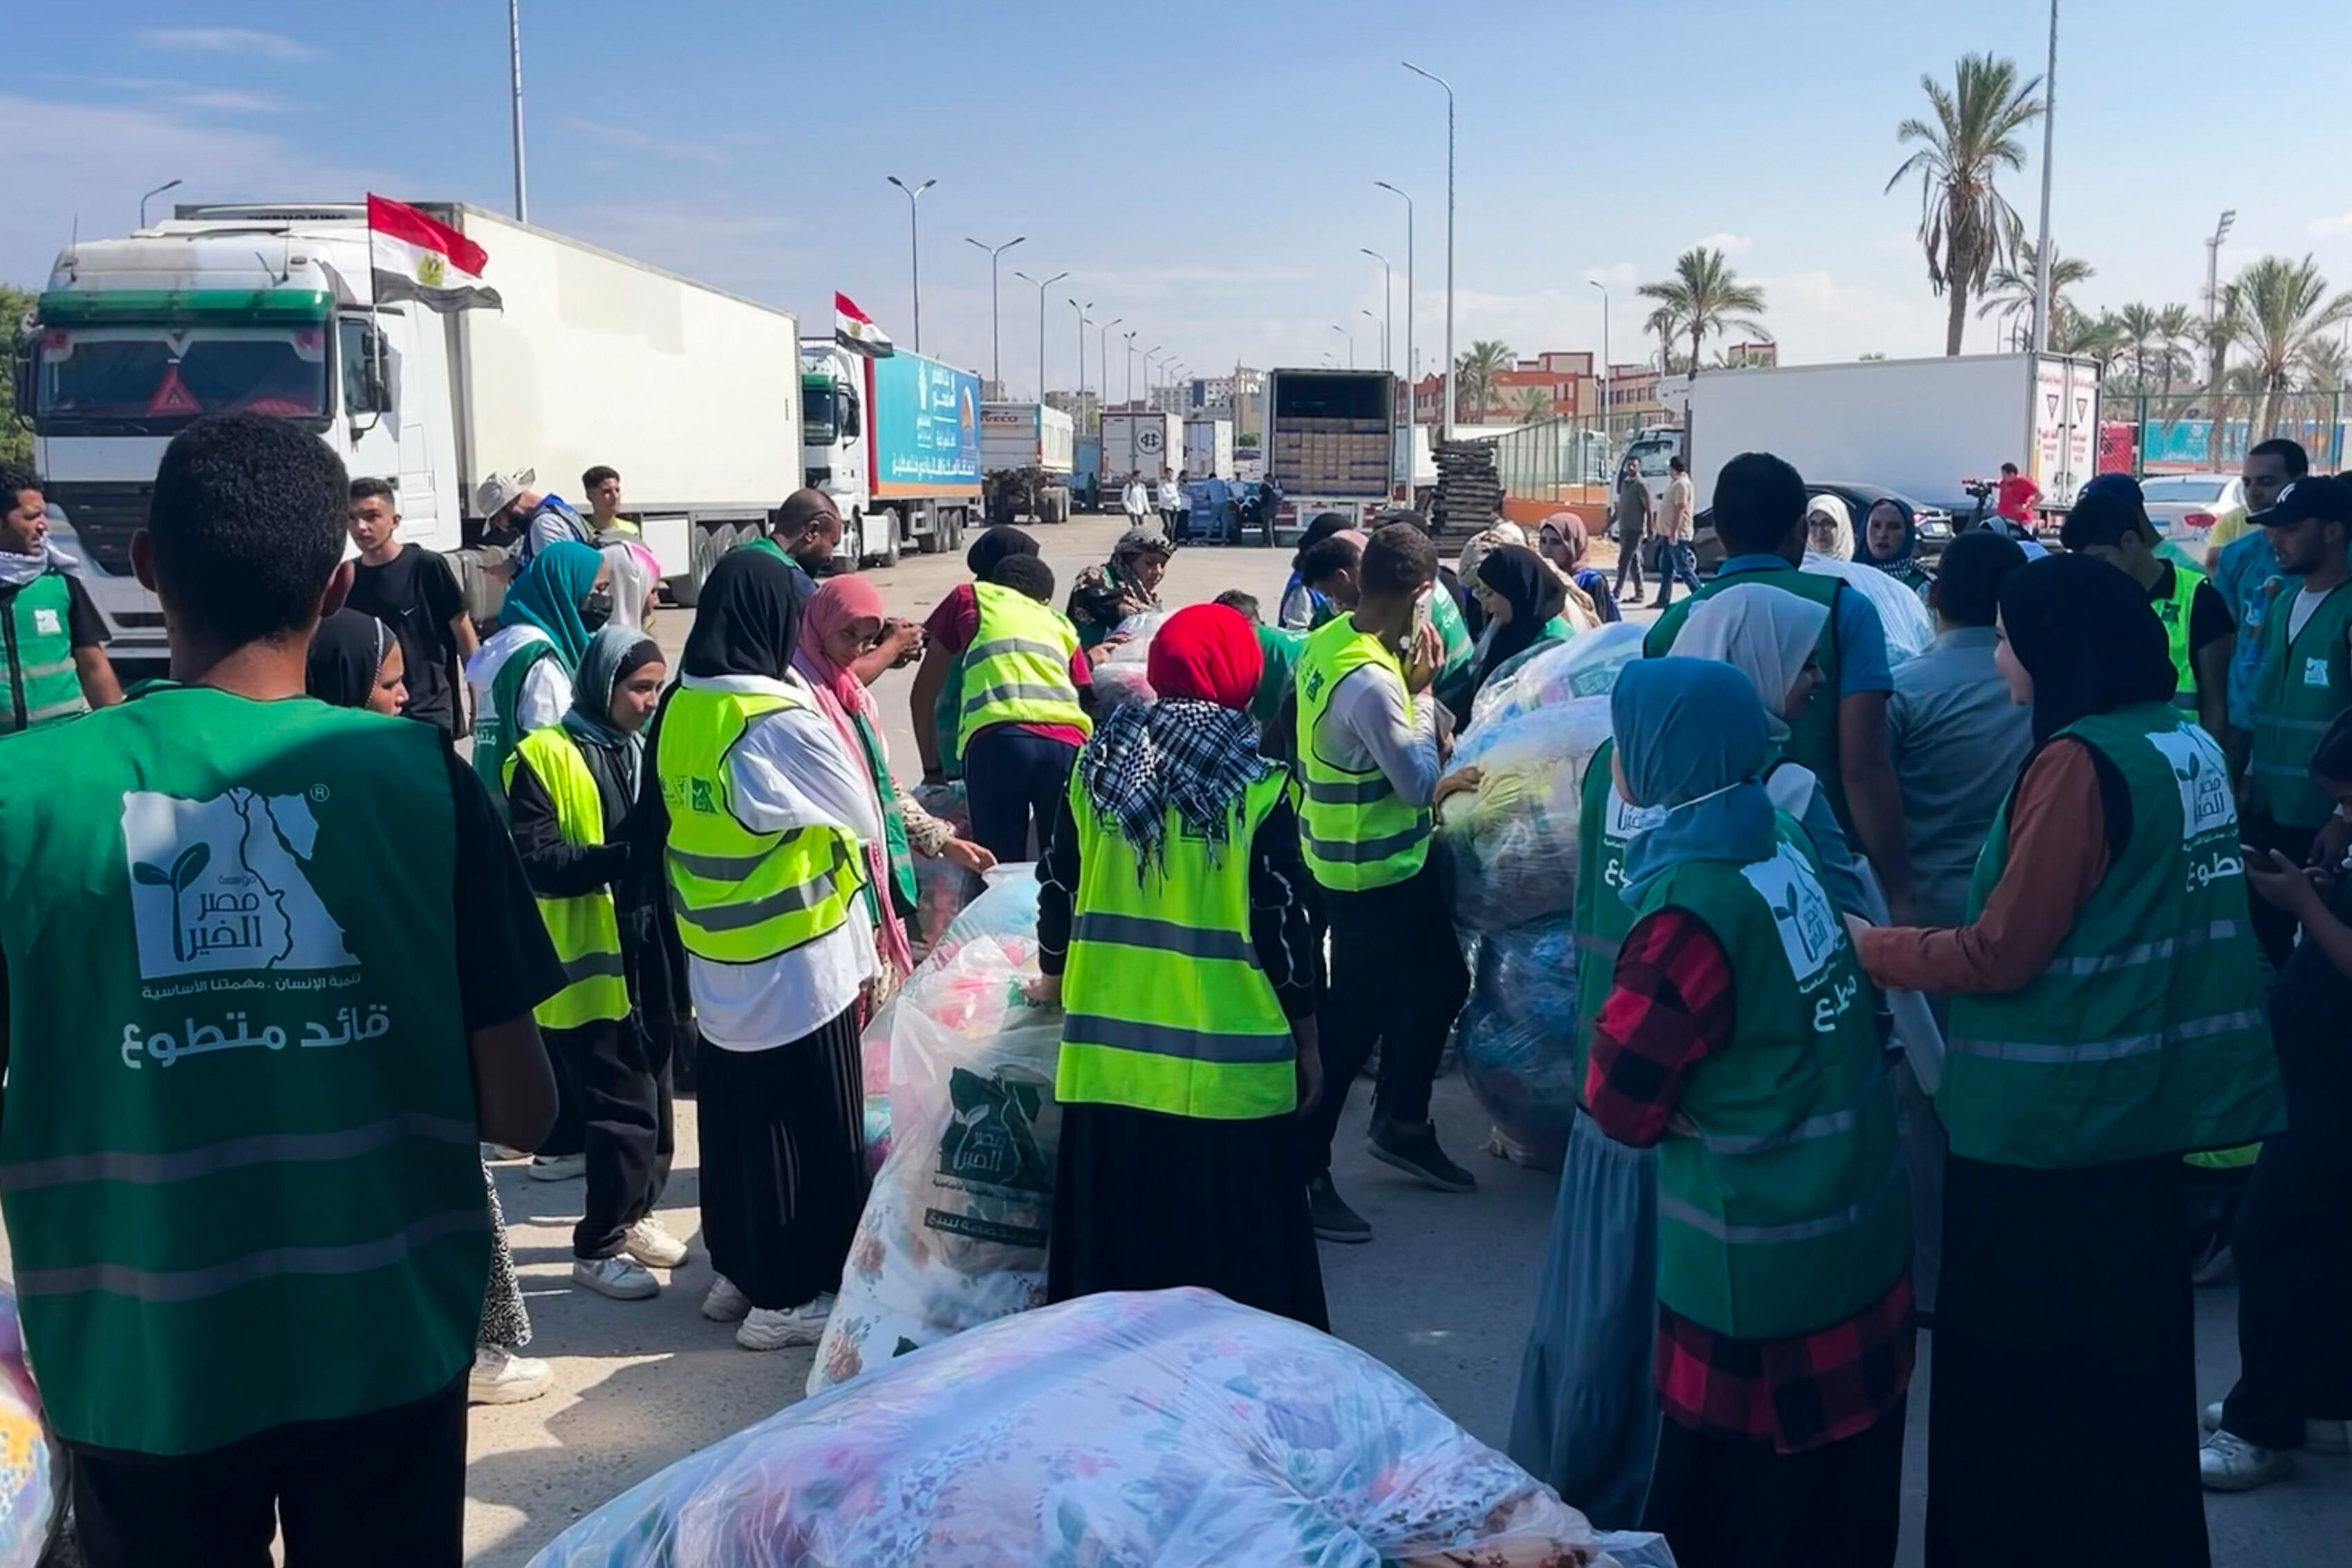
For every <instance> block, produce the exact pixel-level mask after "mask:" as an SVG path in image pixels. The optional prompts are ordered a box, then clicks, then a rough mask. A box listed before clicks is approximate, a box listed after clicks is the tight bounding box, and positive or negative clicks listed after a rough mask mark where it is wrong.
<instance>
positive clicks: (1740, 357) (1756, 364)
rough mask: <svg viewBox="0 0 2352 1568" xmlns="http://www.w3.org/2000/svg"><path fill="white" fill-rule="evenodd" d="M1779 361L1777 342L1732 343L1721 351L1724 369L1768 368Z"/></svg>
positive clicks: (1778, 345)
mask: <svg viewBox="0 0 2352 1568" xmlns="http://www.w3.org/2000/svg"><path fill="white" fill-rule="evenodd" d="M1779 363H1780V344H1778V343H1734V344H1732V345H1731V346H1730V347H1729V348H1727V349H1726V350H1724V351H1723V367H1724V369H1726V370H1770V369H1771V368H1772V367H1773V366H1775V365H1777V364H1779Z"/></svg>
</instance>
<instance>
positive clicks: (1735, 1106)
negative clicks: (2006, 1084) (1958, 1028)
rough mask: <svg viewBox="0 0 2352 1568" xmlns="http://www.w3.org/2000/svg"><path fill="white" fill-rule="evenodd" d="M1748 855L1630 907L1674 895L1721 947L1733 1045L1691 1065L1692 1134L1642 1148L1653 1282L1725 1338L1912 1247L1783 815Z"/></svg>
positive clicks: (1884, 1286) (1858, 978)
mask: <svg viewBox="0 0 2352 1568" xmlns="http://www.w3.org/2000/svg"><path fill="white" fill-rule="evenodd" d="M1779 826H1780V834H1779V843H1778V844H1777V846H1776V847H1775V848H1774V850H1773V853H1772V854H1771V855H1770V856H1769V857H1768V858H1764V859H1761V860H1757V861H1754V862H1752V863H1750V864H1748V865H1746V866H1734V865H1731V864H1729V863H1727V862H1725V861H1720V860H1694V861H1686V862H1685V863H1684V864H1682V865H1679V866H1675V867H1674V868H1671V869H1669V870H1667V871H1665V872H1664V873H1662V874H1661V875H1660V876H1659V877H1657V878H1656V879H1654V881H1653V882H1652V883H1651V884H1650V886H1649V887H1648V889H1646V890H1645V891H1644V894H1643V900H1642V905H1641V909H1640V910H1639V911H1638V913H1637V916H1636V918H1637V919H1638V918H1640V917H1641V916H1644V915H1649V914H1653V913H1654V912H1656V911H1657V910H1661V909H1664V908H1667V907H1668V906H1673V907H1675V908H1678V909H1683V910H1688V911H1689V912H1690V913H1691V914H1693V915H1696V917H1697V918H1698V919H1699V920H1701V921H1704V922H1705V923H1706V927H1707V929H1708V930H1709V931H1713V932H1714V933H1715V936H1716V938H1717V941H1718V942H1721V943H1722V944H1723V949H1724V952H1726V953H1727V955H1728V956H1729V958H1730V960H1731V969H1732V983H1733V1006H1734V1008H1735V1009H1736V1016H1737V1017H1738V1035H1737V1037H1736V1038H1735V1039H1734V1040H1733V1042H1732V1045H1731V1048H1730V1049H1728V1050H1727V1051H1725V1052H1724V1053H1723V1054H1722V1055H1720V1056H1711V1057H1708V1058H1706V1059H1704V1060H1702V1061H1701V1062H1699V1063H1698V1065H1697V1066H1696V1067H1694V1068H1692V1069H1691V1071H1690V1076H1689V1079H1688V1082H1687V1083H1686V1085H1685V1088H1684V1089H1683V1094H1682V1100H1681V1105H1680V1110H1681V1111H1682V1114H1683V1115H1684V1116H1685V1117H1686V1118H1688V1119H1689V1121H1691V1123H1692V1124H1693V1125H1694V1126H1695V1127H1696V1128H1697V1130H1698V1131H1697V1135H1696V1137H1669V1138H1667V1139H1666V1140H1665V1142H1664V1143H1663V1144H1661V1145H1660V1146H1659V1152H1658V1236H1659V1249H1658V1300H1659V1301H1660V1302H1661V1303H1663V1304H1664V1305H1665V1306H1667V1307H1670V1308H1672V1309H1674V1310H1675V1312H1677V1313H1679V1314H1680V1315H1682V1316H1683V1317H1685V1318H1688V1319H1690V1320H1692V1321H1694V1322H1697V1323H1700V1324H1702V1325H1704V1326H1705V1327H1706V1328H1709V1329H1713V1330H1714V1331H1717V1332H1718V1333H1724V1334H1729V1335H1732V1336H1734V1337H1735V1338H1738V1339H1748V1340H1770V1339H1780V1338H1783V1337H1785V1336H1788V1335H1791V1334H1801V1333H1809V1332H1811V1331H1813V1330H1816V1329H1822V1328H1827V1327H1829V1326H1830V1325H1832V1324H1833V1323H1838V1322H1842V1321H1844V1320H1845V1319H1847V1318H1850V1317H1852V1316H1853V1314H1854V1313H1856V1312H1858V1311H1860V1310H1862V1309H1863V1308H1864V1307H1866V1306H1868V1305H1869V1304H1870V1303H1871V1302H1873V1301H1875V1300H1878V1299H1879V1298H1880V1297H1881V1296H1884V1295H1885V1293H1886V1292H1887V1290H1888V1289H1890V1288H1892V1287H1893V1285H1894V1284H1895V1280H1896V1279H1898V1278H1899V1277H1900V1276H1901V1275H1902V1273H1903V1270H1904V1269H1905V1268H1906V1267H1907V1266H1908V1264H1909V1262H1910V1258H1911V1197H1910V1186H1909V1183H1908V1181H1907V1180H1906V1176H1905V1173H1904V1163H1903V1153H1902V1149H1901V1147H1900V1145H1899V1143H1898V1142H1897V1134H1896V1128H1895V1101H1894V1098H1893V1096H1892V1095H1891V1094H1890V1093H1889V1092H1888V1089H1887V1087H1886V1079H1885V1069H1884V1068H1883V1067H1882V1065H1881V1062H1880V1053H1879V1047H1878V1031H1877V1029H1876V1027H1875V1026H1874V1024H1873V1023H1872V1019H1871V1000H1870V993H1869V990H1868V988H1867V986H1866V985H1865V984H1864V980H1863V975H1862V969H1861V966H1860V964H1859V963H1857V962H1856V960H1855V957H1854V952H1853V942H1852V941H1851V939H1849V938H1848V936H1847V935H1846V930H1845V922H1844V920H1843V917H1842V916H1841V915H1840V914H1839V912H1838V909H1837V906H1836V904H1835V903H1834V902H1833V901H1832V900H1831V898H1830V896H1829V894H1828V893H1826V892H1825V891H1823V890H1822V884H1821V873H1820V868H1819V866H1818V865H1817V864H1815V862H1814V860H1813V857H1812V854H1811V850H1810V848H1809V847H1806V845H1805V839H1804V834H1803V831H1802V829H1801V828H1800V827H1799V826H1797V824H1796V822H1795V820H1794V819H1792V818H1790V817H1789V816H1785V815H1784V816H1780V823H1779Z"/></svg>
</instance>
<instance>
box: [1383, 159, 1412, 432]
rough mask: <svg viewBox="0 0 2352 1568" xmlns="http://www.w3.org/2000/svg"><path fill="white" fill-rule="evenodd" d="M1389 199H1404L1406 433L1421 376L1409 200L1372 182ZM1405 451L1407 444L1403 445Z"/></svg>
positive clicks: (1399, 192)
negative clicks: (1416, 341) (1416, 350)
mask: <svg viewBox="0 0 2352 1568" xmlns="http://www.w3.org/2000/svg"><path fill="white" fill-rule="evenodd" d="M1372 184H1375V185H1378V186H1379V187H1380V188H1381V189H1382V190H1384V191H1386V192H1388V194H1389V195H1392V196H1404V422H1405V426H1406V427H1407V428H1408V429H1410V428H1411V427H1412V426H1414V425H1417V424H1419V423H1420V422H1421V410H1420V408H1419V407H1418V406H1417V405H1418V404H1419V402H1420V399H1421V394H1420V392H1419V390H1418V389H1417V388H1416V387H1415V386H1414V384H1413V382H1414V379H1415V378H1416V377H1418V376H1419V375H1420V374H1421V358H1420V356H1419V355H1417V354H1415V353H1413V350H1412V197H1411V196H1407V195H1405V194H1404V193H1403V192H1402V191H1401V190H1399V189H1397V188H1396V187H1395V186H1394V185H1391V184H1389V183H1388V182H1387V181H1386V180H1374V181H1373V182H1372ZM1406 449H1407V451H1408V452H1410V451H1411V449H1412V448H1411V444H1410V443H1409V442H1408V443H1407V447H1406Z"/></svg>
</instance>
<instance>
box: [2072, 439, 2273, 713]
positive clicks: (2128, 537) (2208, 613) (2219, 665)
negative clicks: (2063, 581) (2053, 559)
mask: <svg viewBox="0 0 2352 1568" xmlns="http://www.w3.org/2000/svg"><path fill="white" fill-rule="evenodd" d="M2060 542H2061V543H2063V544H2064V545H2065V547H2066V548H2067V549H2069V550H2073V551H2077V552H2081V553H2082V554H2084V555H2095V556H2097V557H2098V558H2099V559H2100V560H2103V561H2105V562H2107V563H2109V564H2111V565H2114V566H2116V567H2119V568H2120V569H2121V570H2122V572H2123V574H2124V575H2125V576H2126V577H2129V578H2130V579H2131V580H2132V581H2133V582H2135V583H2137V584H2139V585H2140V588H2141V590H2142V591H2143V592H2145V593H2146V594H2147V602H2148V605H2149V607H2150V608H2152V609H2154V610H2155V611H2156V618H2157V619H2158V620H2159V621H2161V622H2163V623H2164V632H2165V636H2166V637H2168V639H2170V642H2171V645H2172V668H2173V672H2174V677H2175V679H2177V680H2178V682H2179V684H2178V685H2177V686H2175V688H2174V689H2173V696H2172V701H2173V706H2175V707H2177V708H2179V709H2180V710H2183V711H2184V712H2187V713H2189V714H2191V715H2193V716H2194V717H2195V718H2196V720H2197V721H2198V722H2199V723H2200V724H2202V725H2203V726H2204V727H2205V731H2206V733H2208V734H2210V735H2211V736H2212V737H2213V738H2214V739H2215V740H2217V741H2220V740H2221V739H2223V738H2224V737H2226V736H2227V735H2228V734H2229V732H2230V694H2229V685H2230V663H2231V658H2232V656H2233V655H2234V654H2235V653H2236V651H2237V630H2236V628H2235V627H2234V626H2231V624H2230V606H2229V605H2227V604H2225V603H2224V602H2223V601H2222V598H2221V593H2220V591H2219V590H2218V589H2216V588H2215V587H2214V586H2213V585H2212V584H2210V583H2209V582H2207V581H2206V580H2205V574H2203V573H2202V572H2200V571H2198V570H2196V569H2195V568H2193V567H2189V566H2183V565H2181V564H2179V563H2178V562H2173V561H2168V560H2166V559H2165V558H2164V557H2162V556H2161V555H2158V553H2157V547H2158V545H2159V544H2161V543H2162V542H2163V534H2162V532H2161V531H2159V530H2158V528H2157V526H2156V524H2155V523H2154V522H2152V521H2149V519H2148V515H2147V499H2146V497H2144V496H2143V495H2142V494H2141V492H2140V488H2139V481H2138V480H2137V479H2133V478H2132V477H2131V476H2130V475H2129V474H2101V475H2099V476H2098V477H2097V478H2096V479H2093V480H2092V481H2091V482H2090V483H2089V484H2086V485H2084V487H2083V489H2082V493H2081V494H2079V495H2077V496H2076V497H2075V498H2074V507H2073V508H2072V509H2071V510H2068V512H2067V513H2066V524H2065V531H2064V532H2063V534H2062V535H2061V536H2060Z"/></svg>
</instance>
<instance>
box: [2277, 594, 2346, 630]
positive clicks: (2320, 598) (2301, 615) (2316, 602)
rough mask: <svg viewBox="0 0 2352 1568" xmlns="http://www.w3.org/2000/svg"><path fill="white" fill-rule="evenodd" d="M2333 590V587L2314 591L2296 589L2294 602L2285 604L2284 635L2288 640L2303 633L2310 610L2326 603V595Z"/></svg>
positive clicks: (2309, 616) (2309, 617)
mask: <svg viewBox="0 0 2352 1568" xmlns="http://www.w3.org/2000/svg"><path fill="white" fill-rule="evenodd" d="M2335 591H2336V590H2335V589H2333V588H2322V589H2319V590H2318V591H2316V592H2314V591H2313V590H2311V589H2309V588H2304V589H2299V590H2297V592H2296V594H2295V595H2294V604H2292V605H2288V606H2287V612H2286V636H2287V640H2288V641H2289V642H2293V641H2294V639H2295V638H2296V637H2301V636H2302V635H2303V625H2304V623H2305V621H2308V620H2309V619H2311V614H2312V612H2313V611H2314V610H2316V609H2318V608H2319V606H2320V605H2324V604H2326V602H2327V595H2330V594H2332V593H2334V592H2335Z"/></svg>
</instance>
